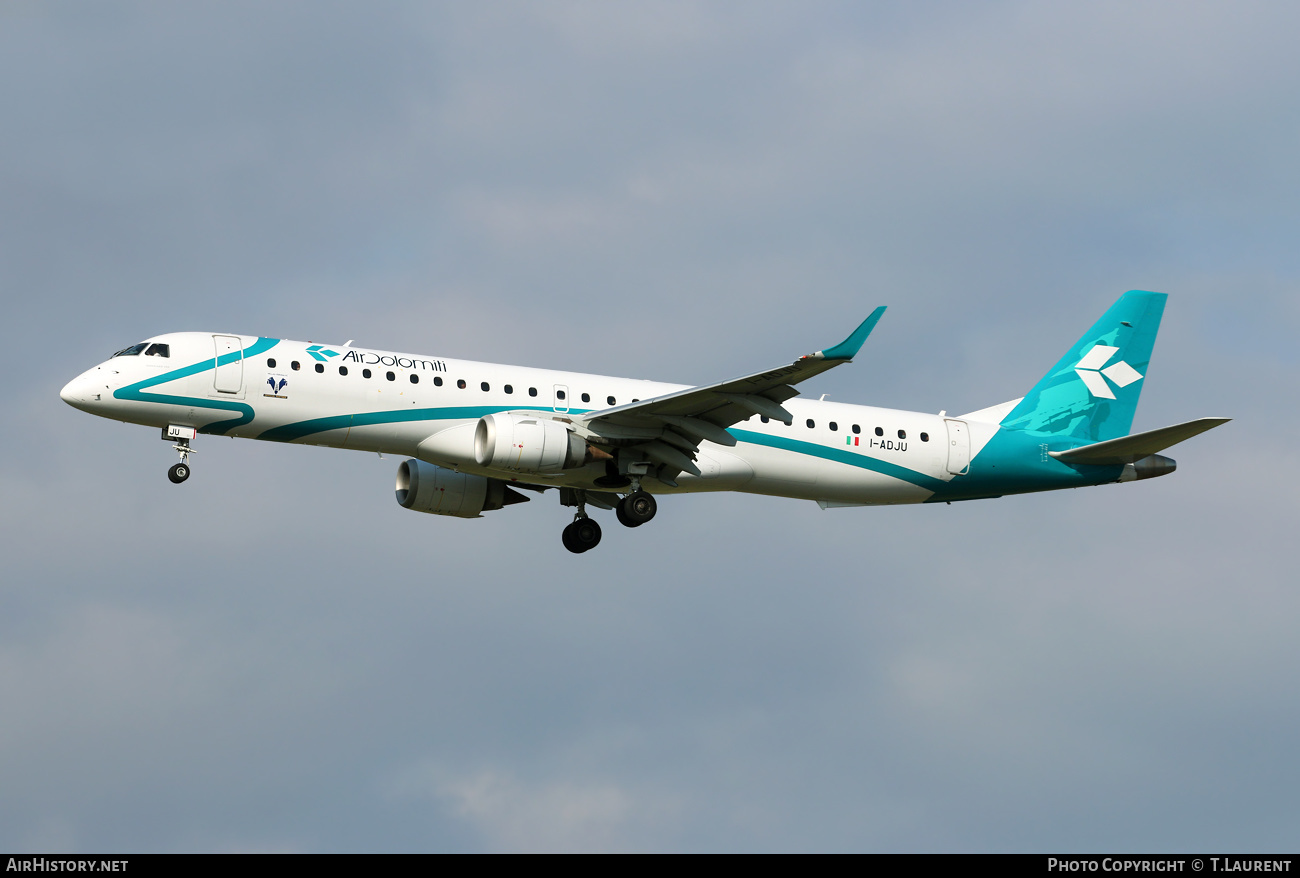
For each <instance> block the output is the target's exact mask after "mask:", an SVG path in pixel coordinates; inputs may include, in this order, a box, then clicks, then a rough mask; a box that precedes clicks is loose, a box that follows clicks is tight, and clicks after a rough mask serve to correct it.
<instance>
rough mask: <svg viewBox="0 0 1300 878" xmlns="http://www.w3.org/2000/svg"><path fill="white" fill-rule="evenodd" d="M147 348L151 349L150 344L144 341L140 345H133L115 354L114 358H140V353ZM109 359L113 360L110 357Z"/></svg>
mask: <svg viewBox="0 0 1300 878" xmlns="http://www.w3.org/2000/svg"><path fill="white" fill-rule="evenodd" d="M147 347H149V342H147V341H142V342H140V343H139V344H133V345H131V346H130V347H129V348H122V350H120V351H118V352H117V353H115V354H113V356H114V357H138V356H140V352H141V351H142V350H144V349H145V348H147ZM109 359H112V358H111V357H110V358H109Z"/></svg>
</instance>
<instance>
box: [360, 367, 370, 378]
mask: <svg viewBox="0 0 1300 878" xmlns="http://www.w3.org/2000/svg"><path fill="white" fill-rule="evenodd" d="M361 377H362V378H369V377H370V370H369V369H362V370H361Z"/></svg>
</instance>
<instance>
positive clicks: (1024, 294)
mask: <svg viewBox="0 0 1300 878" xmlns="http://www.w3.org/2000/svg"><path fill="white" fill-rule="evenodd" d="M1298 30H1300V13H1297V12H1296V11H1295V8H1294V6H1293V5H1288V4H1281V3H1279V4H1250V3H1234V4H1226V3H1223V4H1197V3H1184V2H1179V3H1127V2H1126V3H1117V4H1101V3H1089V4H1073V5H1070V4H1060V3H1054V4H1046V3H1033V2H988V3H981V4H969V3H937V2H936V3H929V4H896V3H886V4H870V3H861V2H850V3H835V2H824V3H823V2H799V3H748V4H734V3H721V2H713V3H696V2H656V3H640V4H633V3H614V2H547V3H505V2H501V3H484V4H464V3H445V4H439V3H423V2H422V3H412V4H403V3H366V4H360V3H354V4H345V3H332V4H326V3H289V2H285V3H276V4H265V3H246V4H240V3H231V2H222V3H186V4H175V3H125V2H123V3H111V4H104V3H89V2H87V3H40V2H23V0H5V2H3V3H2V4H0V114H2V116H0V118H3V129H2V130H3V133H2V134H0V297H2V298H0V302H2V306H3V311H2V312H0V313H2V314H3V316H4V321H3V325H4V327H5V329H6V334H7V337H8V340H7V344H8V350H9V354H8V356H7V363H8V367H9V368H8V370H7V371H8V375H9V376H10V380H9V381H8V382H6V384H5V388H4V391H3V393H4V395H5V401H6V411H7V417H6V418H5V421H4V426H3V428H0V443H2V445H0V451H2V452H3V453H2V454H0V492H2V493H3V498H4V502H3V503H2V504H0V527H2V530H0V558H2V559H3V570H4V574H3V586H0V705H3V709H0V849H4V850H10V851H66V852H76V851H96V852H104V851H245V850H253V851H389V850H392V851H519V850H665V851H669V850H674V851H675V850H724V851H730V850H780V851H803V850H823V851H830V850H835V851H838V850H850V851H1007V850H1010V851H1075V852H1079V851H1119V850H1125V851H1165V850H1172V851H1176V850H1197V851H1210V852H1214V851H1229V850H1230V851H1250V850H1267V851H1276V850H1291V849H1294V848H1295V842H1296V838H1297V835H1296V826H1297V825H1300V797H1298V796H1297V792H1296V791H1297V789H1300V760H1298V759H1297V757H1296V753H1295V749H1296V745H1295V742H1296V741H1297V740H1298V739H1300V676H1298V675H1297V673H1296V669H1297V666H1300V643H1298V642H1297V638H1296V637H1295V631H1296V623H1297V619H1298V618H1300V589H1297V585H1296V581H1295V572H1294V571H1295V562H1294V559H1295V557H1296V550H1295V547H1294V542H1293V540H1294V531H1295V528H1296V524H1297V514H1296V501H1295V498H1294V492H1293V488H1292V486H1293V485H1294V484H1295V483H1296V481H1297V479H1298V478H1300V460H1298V459H1297V454H1296V451H1295V445H1294V443H1293V442H1291V441H1290V438H1291V437H1293V436H1294V435H1296V433H1297V430H1298V429H1300V423H1298V421H1300V419H1298V418H1297V415H1296V409H1295V405H1294V403H1295V399H1296V390H1295V388H1296V386H1297V379H1298V378H1300V348H1298V346H1297V344H1296V338H1297V337H1298V335H1300V296H1297V286H1298V281H1300V256H1298V254H1300V248H1297V246H1296V241H1297V238H1298V237H1300V218H1298V216H1297V204H1300V171H1298V170H1297V169H1298V168H1300V162H1297V158H1296V157H1297V155H1298V154H1300V54H1297V53H1296V52H1295V48H1294V36H1295V34H1296V32H1297V31H1298ZM1134 288H1137V289H1150V290H1159V291H1163V292H1167V293H1169V296H1170V298H1169V303H1168V307H1167V309H1166V312H1165V320H1164V326H1163V331H1162V333H1161V336H1160V340H1159V343H1158V344H1157V347H1156V352H1155V358H1154V360H1153V363H1152V367H1151V369H1150V372H1149V374H1148V377H1147V379H1146V382H1147V383H1146V385H1145V386H1146V391H1145V393H1144V397H1143V404H1142V407H1141V408H1140V409H1139V411H1138V416H1137V421H1136V423H1135V424H1134V428H1135V429H1139V430H1140V429H1153V428H1155V427H1160V426H1164V425H1166V424H1172V423H1176V422H1179V421H1183V420H1188V419H1191V418H1194V417H1200V416H1207V415H1220V416H1230V417H1233V418H1235V419H1236V420H1234V421H1233V423H1232V424H1230V425H1228V426H1225V427H1222V428H1220V429H1218V430H1216V431H1213V432H1211V433H1209V434H1206V435H1204V436H1201V437H1199V438H1197V439H1195V440H1192V441H1190V442H1188V443H1187V444H1186V445H1185V446H1181V447H1180V448H1179V449H1178V450H1177V451H1176V452H1174V453H1173V454H1174V456H1175V457H1177V459H1178V461H1179V464H1180V468H1179V471H1178V472H1177V473H1176V474H1175V475H1174V476H1172V477H1169V478H1165V479H1160V480H1157V481H1150V482H1143V483H1142V484H1140V485H1137V484H1131V485H1121V486H1109V487H1104V488H1093V489H1087V490H1081V491H1067V492H1061V493H1056V494H1045V495H1039V496H1028V497H1010V498H1004V499H1000V500H989V501H982V502H978V503H970V504H956V505H953V506H951V507H948V506H939V507H912V508H898V509H891V508H880V509H846V510H833V511H822V510H820V509H818V508H817V507H816V505H815V504H813V503H808V502H801V501H794V500H781V499H775V498H766V497H747V496H743V495H720V496H697V497H682V498H676V499H669V500H666V501H664V502H663V503H662V504H661V507H660V513H659V516H658V517H657V518H656V520H655V521H654V523H653V524H651V525H649V526H646V527H644V528H640V529H638V530H636V531H629V530H626V529H623V528H619V527H617V526H616V525H614V523H613V519H612V516H607V518H608V520H607V522H606V523H607V524H608V525H610V526H607V527H606V529H605V533H606V536H605V540H604V542H603V543H602V545H601V546H600V547H599V549H598V550H596V551H594V552H591V553H589V554H586V555H582V556H573V555H570V554H569V553H568V552H566V551H564V550H563V548H562V547H561V545H560V540H559V532H560V529H561V527H562V526H563V525H564V524H565V523H566V521H567V520H568V513H567V512H566V511H564V510H562V509H561V508H560V507H559V506H558V504H557V503H556V502H555V500H554V495H549V496H547V497H546V498H538V499H537V500H535V501H534V502H532V503H530V504H528V505H527V506H520V507H512V508H509V509H506V510H502V511H500V512H497V513H490V514H488V515H487V516H486V517H485V518H483V519H481V520H476V521H461V520H454V519H451V520H444V519H442V518H440V517H434V516H424V515H417V514H414V513H410V512H407V511H405V510H403V509H401V508H400V507H399V506H398V505H397V504H396V502H395V501H394V499H393V495H392V489H393V477H394V473H395V470H396V467H397V464H398V462H399V460H398V459H395V458H393V457H391V456H387V457H384V458H383V459H380V458H379V457H378V456H375V455H365V454H359V453H351V452H343V451H334V450H327V449H320V448H314V447H312V448H303V447H292V446H283V445H276V444H269V443H268V444H262V443H255V442H246V441H242V440H240V441H233V440H228V439H219V438H214V437H209V438H201V439H200V440H199V441H198V442H197V443H196V447H197V449H198V453H197V454H196V455H195V458H194V461H193V462H194V465H195V473H194V477H193V478H192V479H191V480H190V481H189V482H187V483H186V484H185V485H184V486H182V487H177V486H174V485H172V484H170V483H169V482H168V481H167V479H166V476H165V470H166V468H167V467H168V466H169V465H170V464H171V463H172V462H174V459H175V456H174V454H173V452H172V451H171V450H170V448H169V447H168V446H167V445H166V444H164V443H162V442H160V441H159V440H158V438H157V434H156V431H153V430H151V429H147V428H143V427H135V426H125V425H122V424H117V423H114V422H110V421H102V420H98V419H94V418H91V417H89V416H87V415H85V414H83V413H80V412H77V411H75V410H73V409H71V408H69V407H68V406H66V405H64V404H63V403H62V402H61V401H60V400H59V398H58V390H59V388H60V386H62V384H63V383H64V382H66V381H67V380H68V379H69V378H71V377H73V376H74V375H75V374H77V373H79V372H81V371H82V370H83V369H85V368H88V367H89V366H91V365H93V364H95V363H97V362H99V361H100V360H102V359H104V358H105V357H107V356H108V355H109V354H111V353H112V352H113V351H114V350H117V349H118V348H121V347H124V346H126V345H128V344H131V343H134V342H136V341H138V340H140V339H142V338H145V337H148V336H151V335H155V334H158V333H162V332H168V331H178V330H204V331H213V332H239V333H247V334H260V335H268V336H276V337H287V338H301V339H313V340H316V341H328V342H342V341H345V340H347V339H356V340H357V343H358V344H360V345H364V346H368V347H375V348H382V349H389V350H406V351H418V352H423V353H429V354H438V355H442V356H447V357H462V358H470V359H480V360H487V361H493V362H507V363H517V364H524V365H535V366H544V367H546V366H549V367H555V368H563V369H572V370H580V371H593V372H601V373H605V374H618V375H630V376H636V377H645V378H655V379H661V380H665V381H675V382H682V383H702V382H707V381H714V380H720V379H723V378H727V377H731V376H733V375H735V374H739V373H743V372H745V371H747V370H751V369H758V368H764V367H767V366H770V365H773V364H775V363H779V362H781V361H783V360H786V359H788V358H791V357H793V356H796V355H799V354H802V353H806V352H807V351H810V350H816V349H819V348H822V347H825V346H826V345H827V344H831V343H834V342H836V341H839V340H840V339H841V338H842V337H843V336H844V335H845V334H847V332H848V330H849V329H851V328H852V327H853V326H854V325H856V323H857V321H859V320H861V319H862V318H863V317H864V316H865V315H866V314H867V313H869V311H870V310H871V309H872V308H874V307H875V306H877V305H881V304H884V305H888V306H890V309H889V311H888V313H887V314H886V316H885V318H884V320H883V321H882V322H881V324H880V326H879V327H878V328H877V330H876V333H875V334H874V335H873V337H872V338H871V340H870V342H869V343H868V345H867V347H866V348H865V349H864V350H863V352H862V354H861V355H860V356H859V357H858V359H857V361H856V362H855V363H854V364H853V365H851V366H848V367H844V368H841V369H837V370H835V371H834V372H832V373H829V374H827V375H825V376H822V377H819V378H818V379H815V380H814V381H812V382H810V383H809V385H807V386H805V387H804V388H803V390H804V392H805V395H808V396H813V397H815V396H818V395H820V394H822V393H828V394H830V397H831V398H832V399H837V400H841V401H845V402H861V403H869V404H875V405H884V406H894V407H900V408H909V409H917V410H922V411H931V412H936V411H939V410H940V409H946V410H947V411H949V412H961V411H969V410H973V409H978V408H981V407H984V406H987V405H991V404H994V403H998V402H1002V401H1004V400H1007V399H1011V398H1014V397H1017V396H1020V395H1022V394H1023V393H1024V392H1025V391H1026V390H1027V389H1028V388H1029V387H1030V386H1032V384H1033V383H1034V382H1035V381H1036V380H1037V379H1038V377H1039V376H1040V375H1041V374H1042V373H1043V372H1044V371H1046V369H1047V368H1048V367H1049V366H1051V365H1052V364H1053V363H1054V362H1055V361H1056V359H1057V358H1058V357H1059V356H1060V355H1061V353H1062V352H1063V351H1064V350H1065V349H1066V347H1067V346H1068V345H1069V344H1070V343H1072V342H1073V341H1074V340H1075V338H1076V337H1077V336H1078V335H1079V334H1080V333H1081V332H1082V331H1083V330H1084V329H1085V328H1087V327H1088V326H1089V325H1090V324H1091V323H1092V322H1093V320H1095V318H1096V317H1097V316H1098V315H1099V314H1100V313H1101V312H1102V311H1103V310H1104V309H1105V308H1106V307H1107V306H1108V305H1109V304H1110V303H1111V302H1112V301H1113V300H1114V299H1115V297H1117V296H1118V295H1119V294H1120V293H1122V292H1123V291H1124V290H1127V289H1134Z"/></svg>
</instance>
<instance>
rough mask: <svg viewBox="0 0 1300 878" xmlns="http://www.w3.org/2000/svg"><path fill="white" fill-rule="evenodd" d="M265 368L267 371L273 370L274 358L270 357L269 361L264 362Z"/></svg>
mask: <svg viewBox="0 0 1300 878" xmlns="http://www.w3.org/2000/svg"><path fill="white" fill-rule="evenodd" d="M266 368H268V369H274V368H275V357H271V358H270V359H268V360H267V361H266Z"/></svg>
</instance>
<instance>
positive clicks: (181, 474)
mask: <svg viewBox="0 0 1300 878" xmlns="http://www.w3.org/2000/svg"><path fill="white" fill-rule="evenodd" d="M171 429H172V430H176V428H174V427H173V428H171ZM191 432H192V431H191ZM163 438H164V439H175V440H176V444H175V445H173V446H172V448H174V449H176V452H177V453H178V454H179V455H180V456H181V462H180V463H178V464H174V465H173V466H172V468H171V469H169V470H167V478H169V479H171V481H172V484H173V485H179V484H180V483H181V482H183V481H185V480H186V479H188V478H189V477H190V455H191V454H193V453H194V449H193V448H190V439H191V438H192V436H191V437H187V436H176V435H175V433H173V434H172V435H170V436H169V435H168V434H167V432H166V431H164V432H163Z"/></svg>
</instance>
